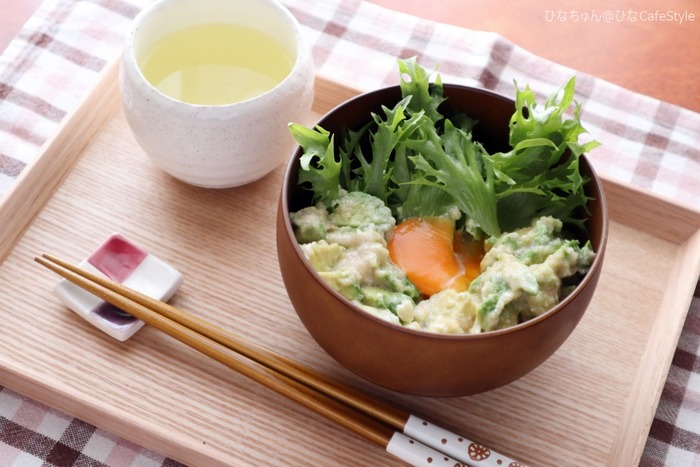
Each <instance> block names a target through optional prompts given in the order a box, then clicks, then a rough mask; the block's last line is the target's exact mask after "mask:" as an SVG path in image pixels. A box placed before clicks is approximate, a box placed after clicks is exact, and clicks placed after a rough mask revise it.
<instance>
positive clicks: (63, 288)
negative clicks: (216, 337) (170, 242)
mask: <svg viewBox="0 0 700 467" xmlns="http://www.w3.org/2000/svg"><path fill="white" fill-rule="evenodd" d="M79 266H80V267H81V268H83V269H85V270H87V271H90V272H92V273H95V274H98V275H101V276H104V277H107V278H109V279H112V280H114V281H116V282H119V283H121V284H123V285H125V286H127V287H129V288H131V289H134V290H136V291H137V292H141V293H143V294H145V295H148V296H149V297H151V298H155V299H157V300H168V299H169V298H170V297H171V296H172V295H173V294H174V293H175V291H176V290H177V288H178V287H179V286H180V285H181V284H182V282H183V277H182V274H181V273H180V272H179V271H178V270H177V269H175V268H173V267H172V266H171V265H169V264H167V263H166V262H164V261H163V260H161V259H159V258H157V257H156V256H154V255H152V254H150V253H148V252H147V251H145V250H143V249H141V248H139V247H137V246H136V245H134V244H133V243H131V242H130V241H128V240H127V239H126V238H125V237H123V236H122V235H120V234H118V233H114V234H112V235H110V236H109V237H108V238H107V239H106V240H105V241H104V242H103V243H102V245H100V246H99V247H98V248H97V249H96V250H95V251H94V252H93V253H92V254H91V255H90V256H89V257H88V258H87V259H86V260H84V261H82V262H81V263H80V264H79ZM54 290H55V292H56V294H58V296H59V297H60V298H61V300H62V301H63V302H64V303H65V304H66V305H67V306H68V307H69V308H70V309H71V310H73V311H74V312H75V313H76V314H78V315H79V316H81V317H82V318H84V319H85V320H86V321H88V322H89V323H90V324H92V325H93V326H95V327H96V328H98V329H100V330H101V331H103V332H105V333H106V334H109V335H110V336H112V337H113V338H115V339H117V340H119V341H125V340H127V339H128V338H130V337H131V336H133V335H134V334H135V333H136V332H137V331H138V330H139V329H141V328H142V327H143V324H144V323H143V321H140V320H137V319H136V318H134V317H133V316H131V315H129V314H127V313H125V312H123V311H121V310H119V309H118V308H116V307H114V306H112V305H110V304H109V303H107V302H105V301H103V300H101V299H100V298H98V297H96V296H94V295H92V294H91V293H90V292H87V291H86V290H84V289H82V288H80V287H78V286H77V285H75V284H73V283H71V282H69V281H67V280H65V279H64V280H63V281H61V282H60V283H59V284H58V285H57V286H56V288H55V289H54Z"/></svg>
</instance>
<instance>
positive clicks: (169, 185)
mask: <svg viewBox="0 0 700 467" xmlns="http://www.w3.org/2000/svg"><path fill="white" fill-rule="evenodd" d="M116 70H117V64H116V62H115V64H113V65H112V66H111V67H109V68H108V69H107V70H106V71H105V72H104V73H103V76H102V77H101V79H100V81H99V84H98V85H97V87H96V88H95V89H94V90H93V91H92V92H91V93H90V96H89V97H88V98H87V100H86V101H85V102H84V103H83V105H82V106H81V107H80V108H79V109H77V111H76V112H75V114H74V115H73V116H72V117H71V118H70V119H68V120H67V121H66V122H65V124H64V125H63V126H62V128H61V131H59V132H58V134H57V136H56V138H55V139H54V140H52V141H50V142H49V143H48V144H47V145H46V146H45V147H44V149H43V151H42V154H41V156H40V157H39V158H38V159H37V161H36V162H35V163H34V164H33V166H32V167H30V168H28V169H27V170H26V171H25V172H24V173H23V175H22V176H21V178H20V180H18V182H17V184H16V187H15V189H14V191H13V192H11V193H10V194H9V195H8V196H7V197H6V198H5V199H4V200H3V202H2V204H0V226H2V228H0V260H1V259H2V258H5V260H4V262H3V263H2V264H1V265H0V291H2V297H3V300H2V305H1V306H0V313H2V321H3V325H2V327H0V384H2V385H5V386H7V387H8V388H10V389H13V390H15V391H18V392H20V393H23V394H25V395H27V396H29V397H32V398H34V399H37V400H39V401H41V402H44V403H46V404H48V405H51V406H53V407H56V408H58V409H60V410H63V411H66V412H68V413H70V414H72V415H75V416H77V417H79V418H81V419H83V420H85V421H88V422H90V423H93V424H95V425H97V426H99V427H102V428H104V429H106V430H108V431H111V432H113V433H115V434H117V435H120V436H123V437H125V438H127V439H130V440H132V441H134V442H136V443H138V444H141V445H143V446H145V447H148V448H151V449H154V450H156V451H158V452H161V453H163V454H165V455H167V456H170V457H172V458H174V459H176V460H179V461H181V462H184V463H187V464H192V465H239V466H240V465H274V464H280V463H288V464H291V465H334V464H335V465H398V462H396V461H394V460H393V459H392V458H391V457H390V456H389V455H388V454H386V453H385V452H383V451H382V449H380V448H378V447H376V446H374V445H372V444H369V443H368V442H365V441H363V440H361V439H359V438H357V437H355V436H354V435H352V434H349V433H347V432H345V431H343V430H342V429H340V428H338V427H336V426H334V425H333V424H332V423H330V422H328V421H326V420H325V419H322V418H320V417H318V416H316V415H314V414H312V413H311V412H309V411H307V410H306V409H303V408H301V407H298V406H296V405H295V404H294V403H292V402H289V401H287V400H285V399H283V398H282V397H280V396H277V395H276V394H273V393H271V392H269V391H267V390H266V389H264V388H262V387H259V386H257V385H256V384H255V383H253V382H250V381H248V380H246V379H245V378H243V377H242V376H239V375H238V374H236V373H234V372H232V371H230V370H228V369H226V368H224V367H223V366H221V365H219V364H217V363H216V362H213V361H210V360H208V359H207V358H205V357H203V356H201V355H199V354H197V353H196V352H195V351H192V350H190V349H189V348H187V347H185V346H184V345H182V344H180V343H178V342H176V341H174V340H172V339H170V338H169V337H167V336H165V335H162V334H160V333H159V332H157V331H155V330H153V329H151V328H144V329H143V330H141V331H140V332H139V333H138V334H137V335H136V336H135V337H133V338H132V339H131V340H129V341H127V342H126V343H119V342H117V341H115V340H112V339H111V338H110V337H108V336H106V335H104V334H102V333H100V332H99V331H97V330H96V329H95V328H93V327H91V326H90V325H89V324H87V323H86V322H84V321H83V320H81V319H80V318H79V317H78V316H77V315H75V314H74V313H72V312H71V311H69V310H68V309H66V308H65V307H64V306H63V305H62V304H61V303H60V302H59V300H58V298H57V296H56V295H55V294H54V293H53V292H52V289H53V287H54V286H55V284H56V283H57V282H58V277H57V276H55V275H53V274H52V273H50V272H48V271H46V270H44V269H43V268H41V267H40V266H39V265H37V264H36V263H34V262H33V257H34V256H35V255H37V254H41V253H42V252H49V253H53V254H56V255H58V256H60V257H63V258H65V259H68V260H71V261H73V262H76V263H77V262H79V261H80V260H82V259H83V258H85V257H86V256H87V254H88V253H89V252H91V251H92V250H93V249H94V248H95V247H97V246H98V245H99V244H100V243H101V242H102V241H103V240H104V239H105V238H106V237H107V236H108V235H109V234H110V233H112V232H115V231H118V232H120V233H122V234H124V235H125V236H126V237H127V238H129V239H131V240H132V241H134V242H135V243H136V244H138V245H140V246H142V247H144V248H146V249H147V250H149V251H150V252H151V253H154V254H155V255H157V256H159V257H161V258H163V259H165V260H167V261H168V262H170V263H171V264H173V265H174V266H175V267H176V268H178V269H179V270H180V271H182V272H183V273H184V275H185V283H184V285H183V286H182V287H181V288H180V290H179V291H178V292H177V294H176V295H175V297H174V299H173V300H172V302H171V303H173V304H174V305H175V306H178V307H181V308H183V309H185V310H188V311H191V312H194V313H196V314H198V315H200V316H203V317H204V318H206V319H208V320H210V321H212V322H214V323H216V324H218V325H221V326H223V327H226V328H229V329H232V330H234V331H235V332H237V333H239V334H241V335H243V336H244V337H246V338H249V339H251V340H254V341H257V342H259V343H262V344H264V345H266V346H268V347H269V348H271V349H273V350H275V351H277V352H279V353H282V354H284V355H287V356H289V357H291V358H293V359H296V360H298V361H300V362H302V363H304V364H307V365H310V366H312V367H314V368H316V369H318V370H319V371H321V372H324V373H326V374H329V375H332V376H334V377H337V378H339V379H340V380H342V381H345V382H346V383H348V384H350V385H354V386H357V387H360V388H362V389H364V390H366V391H367V392H369V393H371V394H374V395H376V396H377V397H381V398H385V399H388V400H392V401H394V402H396V403H398V404H401V405H403V406H405V407H407V408H409V409H410V410H411V411H412V412H414V413H417V414H420V415H422V416H423V417H424V418H428V419H434V420H436V421H440V422H442V424H443V425H445V426H446V427H447V428H450V429H452V430H453V431H455V432H457V433H461V434H464V435H466V436H469V437H471V438H473V439H475V440H479V441H481V442H483V443H484V444H487V445H490V446H492V447H493V448H494V449H496V450H499V451H501V452H504V453H507V454H510V455H512V456H513V457H515V458H519V459H521V460H522V461H525V462H528V463H531V464H533V465H552V466H556V465H634V464H636V463H637V462H638V460H639V458H640V456H641V452H642V449H643V446H644V442H645V440H646V437H647V433H648V430H649V426H650V424H651V421H652V419H653V415H654V411H655V408H656V405H657V402H658V399H659V396H660V392H661V389H662V388H663V384H664V381H665V377H666V373H667V371H668V368H669V366H670V362H671V358H672V356H673V352H674V350H675V347H676V343H677V340H678V336H679V334H680V331H681V328H682V325H683V322H684V318H685V314H686V312H687V309H688V305H689V302H690V297H691V295H692V291H693V289H694V287H695V284H696V281H697V278H698V270H699V268H700V233H699V229H700V213H698V212H697V211H694V210H691V209H688V208H684V207H681V206H678V205H675V204H672V203H669V202H667V201H664V200H661V199H658V198H655V197H652V196H649V195H647V194H644V193H642V192H640V191H639V190H637V189H634V188H632V187H629V186H625V185H622V184H619V183H616V182H612V181H609V180H605V187H606V192H607V196H608V201H609V204H610V208H611V226H610V237H609V243H608V251H607V256H606V262H605V265H604V270H603V274H602V276H601V279H600V284H599V286H598V290H597V292H596V295H595V297H594V299H593V302H592V303H591V306H590V309H589V310H588V312H587V314H586V315H585V316H584V318H583V320H582V321H581V323H580V325H579V326H578V328H577V329H576V330H575V331H574V333H573V334H572V336H571V337H570V338H569V340H568V341H567V342H566V343H565V344H564V345H563V346H562V347H561V348H560V349H559V351H557V352H556V354H555V355H554V356H553V357H551V358H550V359H549V360H548V361H547V362H545V363H544V364H543V365H542V366H541V367H539V368H538V369H536V370H535V371H533V372H532V373H531V374H529V375H527V376H526V377H524V378H522V379H520V380H518V381H516V382H515V383H512V384H510V385H508V386H506V387H503V388H500V389H497V390H495V391H491V392H488V393H485V394H481V395H477V396H473V397H464V398H455V399H427V398H415V397H408V396H402V395H398V394H396V393H392V392H390V391H385V390H383V389H380V388H377V387H375V386H373V385H371V384H369V383H366V382H363V381H361V380H359V379H358V378H357V377H355V376H354V375H352V374H350V373H349V372H347V371H346V370H345V369H343V368H342V367H340V366H339V365H338V364H337V363H335V362H334V361H333V360H332V359H331V358H330V357H328V356H327V355H326V354H325V353H324V352H323V351H322V350H321V349H320V348H319V347H318V346H317V345H316V344H315V342H314V341H313V340H312V339H311V337H310V336H309V335H308V334H307V332H306V331H305V329H304V328H303V326H302V324H301V322H300V321H299V320H298V319H297V317H296V314H295V313H294V310H293V308H292V306H291V305H290V303H289V301H288V298H287V295H286V292H285V289H284V286H283V284H282V280H281V277H280V274H279V270H278V263H277V257H276V250H275V228H274V227H275V210H276V206H277V198H278V195H279V190H280V183H281V178H282V173H283V167H280V168H279V169H277V170H276V171H275V172H273V173H272V174H271V175H269V176H267V177H265V178H264V179H262V180H260V181H258V182H256V183H253V184H251V185H248V186H245V187H241V188H235V189H229V190H220V191H216V190H205V189H199V188H195V187H191V186H188V185H186V184H183V183H180V182H178V181H176V180H174V179H173V178H171V177H170V176H168V175H166V174H164V173H162V172H160V171H159V170H158V169H156V168H154V167H153V166H152V165H151V164H150V162H149V161H148V159H147V158H146V156H145V155H144V154H143V152H142V150H141V149H140V147H139V146H138V145H137V144H136V143H135V141H134V140H133V138H132V135H131V133H130V131H129V128H128V126H127V124H126V122H125V120H124V117H123V115H122V113H121V110H120V108H119V99H118V90H117V84H116V82H117V78H116V76H117V74H116ZM353 94H354V91H353V90H351V89H348V88H346V87H343V86H341V85H338V84H334V83H333V82H331V81H328V80H324V79H322V78H320V77H319V79H318V80H317V98H316V105H315V107H314V112H315V114H314V116H312V118H311V120H310V121H309V122H306V123H308V124H310V123H312V122H313V121H314V120H315V119H316V118H317V117H318V116H319V114H321V113H324V112H325V111H327V110H329V109H330V108H331V107H332V106H333V105H335V104H337V103H339V102H341V101H342V100H344V99H345V98H347V97H349V96H351V95H353ZM93 137H94V138H93ZM54 188H56V189H55V191H54ZM513 357H514V358H517V356H516V355H514V356H513ZM378 358H381V356H378Z"/></svg>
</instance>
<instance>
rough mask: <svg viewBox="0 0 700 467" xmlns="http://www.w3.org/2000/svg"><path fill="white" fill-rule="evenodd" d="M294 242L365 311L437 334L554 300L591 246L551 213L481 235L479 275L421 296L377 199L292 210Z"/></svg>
mask: <svg viewBox="0 0 700 467" xmlns="http://www.w3.org/2000/svg"><path fill="white" fill-rule="evenodd" d="M290 217H291V220H292V224H293V226H294V230H295V234H296V238H297V241H298V242H299V244H300V245H301V249H302V251H303V252H304V255H305V256H306V258H307V259H308V260H309V262H310V263H311V265H312V266H313V268H314V269H315V270H316V271H317V272H318V273H319V275H320V276H321V277H322V278H323V279H324V280H325V281H326V282H327V283H328V284H329V285H330V286H331V287H333V288H334V289H335V290H337V291H338V292H339V293H340V294H342V295H343V296H344V297H346V298H347V299H348V300H351V301H353V302H354V303H356V304H357V305H358V306H360V307H361V308H362V309H364V310H365V311H367V312H369V313H372V314H374V315H376V316H378V317H380V318H382V319H385V320H386V321H389V322H392V323H394V324H399V325H403V326H406V327H409V328H413V329H420V330H424V331H430V332H438V333H472V334H474V333H480V332H485V331H491V330H495V329H502V328H505V327H509V326H513V325H515V324H517V323H519V322H522V321H526V320H528V319H531V318H533V317H535V316H538V315H540V314H542V313H544V312H545V311H547V310H549V309H550V308H552V307H553V306H554V305H556V304H557V303H558V302H559V301H560V300H561V299H562V298H563V297H564V296H565V295H566V294H567V293H568V292H569V291H570V287H568V286H566V285H565V282H566V279H567V278H573V277H575V276H577V275H579V274H585V272H586V271H587V270H588V268H589V267H590V265H591V263H592V261H593V258H594V252H593V250H592V249H591V247H590V245H589V244H586V245H584V246H583V247H581V246H580V245H579V243H578V241H577V240H573V239H567V238H565V236H564V235H563V234H562V222H561V221H560V220H558V219H556V218H554V217H551V216H543V217H540V218H537V219H535V220H534V221H533V222H532V224H531V225H530V226H528V227H524V228H521V229H517V230H515V231H513V232H507V233H503V234H501V235H500V236H498V237H495V236H491V237H489V238H488V239H486V241H485V243H484V249H485V251H486V253H485V255H484V258H483V260H482V261H481V274H480V275H479V276H478V277H477V278H476V279H474V280H473V281H472V282H471V284H470V286H469V288H468V290H466V291H463V292H458V291H455V290H452V289H446V290H443V291H441V292H438V293H436V294H434V295H432V296H430V297H422V296H421V294H420V292H419V291H418V289H417V288H416V287H415V286H414V285H413V284H412V283H411V282H410V281H409V280H408V279H407V277H406V275H405V274H404V272H403V271H402V270H401V269H400V268H398V267H397V266H396V265H395V264H394V263H393V262H392V261H391V258H390V256H389V250H388V249H387V240H388V239H389V236H390V235H391V232H392V229H393V228H394V226H395V224H396V220H395V219H394V217H393V216H392V212H391V210H390V209H389V208H388V207H387V206H386V205H385V204H384V203H383V202H382V201H381V200H380V199H378V198H376V197H374V196H371V195H369V194H366V193H362V192H346V191H341V193H340V197H339V198H338V199H337V200H336V201H334V202H333V203H331V205H330V206H327V205H325V204H324V203H322V202H320V203H317V204H316V205H314V206H311V207H307V208H304V209H301V210H299V211H297V212H294V213H291V214H290Z"/></svg>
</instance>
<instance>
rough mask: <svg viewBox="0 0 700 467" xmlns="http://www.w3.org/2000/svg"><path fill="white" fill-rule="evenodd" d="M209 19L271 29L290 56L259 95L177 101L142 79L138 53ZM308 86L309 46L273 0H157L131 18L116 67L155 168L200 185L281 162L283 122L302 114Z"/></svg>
mask: <svg viewBox="0 0 700 467" xmlns="http://www.w3.org/2000/svg"><path fill="white" fill-rule="evenodd" d="M215 24H219V25H221V24H225V25H234V26H241V27H246V28H252V29H254V30H256V31H259V32H261V33H263V34H265V35H267V36H270V37H271V38H272V39H274V40H276V42H278V43H279V45H280V46H281V47H283V48H284V49H286V52H287V53H288V54H289V55H290V56H291V57H293V64H292V66H291V71H290V72H289V74H288V75H287V76H286V77H285V78H284V79H282V80H281V81H280V82H279V83H278V84H276V85H275V86H274V87H273V88H272V89H270V90H267V91H264V92H263V93H262V94H259V95H256V96H253V97H250V98H247V99H246V100H242V101H239V102H234V103H230V104H220V105H215V104H192V103H187V102H183V101H181V100H178V99H176V98H173V97H170V96H168V95H166V94H164V93H163V92H161V91H160V90H158V89H157V88H156V87H155V86H154V85H153V84H151V83H150V82H149V81H148V80H147V79H146V77H145V76H144V73H143V71H142V68H141V66H142V63H143V60H144V58H145V57H146V55H147V54H148V53H149V52H150V51H151V50H153V48H154V47H156V46H157V45H158V44H159V42H161V41H162V40H163V39H164V38H166V37H168V36H169V35H171V34H173V33H176V32H178V31H182V30H183V29H187V28H191V27H196V26H203V25H215ZM242 42H243V41H241V42H236V43H230V44H227V47H230V48H231V51H232V52H234V51H235V49H236V48H246V47H250V46H251V44H249V43H242ZM246 42H248V41H246ZM313 85H314V67H313V60H312V56H311V49H310V46H309V45H308V43H307V41H306V39H305V37H304V35H303V32H302V31H301V27H300V25H299V23H298V22H297V20H296V19H295V18H294V16H293V15H292V14H291V13H290V12H289V11H288V10H287V9H286V8H285V7H284V6H283V5H282V4H280V3H278V2H277V1H276V0H198V1H196V2H193V1H191V0H158V1H156V2H155V3H153V4H151V5H150V6H148V7H146V8H145V9H144V10H143V11H142V12H141V13H140V14H139V15H138V16H137V17H136V19H135V20H134V24H133V28H132V30H131V31H130V33H129V34H128V36H127V38H126V41H125V44H124V50H123V54H122V64H121V70H120V90H121V95H122V103H123V110H124V114H125V116H126V119H127V122H128V123H129V126H130V127H131V130H132V132H133V134H134V137H135V139H136V141H137V142H138V144H139V145H140V146H141V147H142V148H143V150H144V151H145V153H146V154H147V155H148V156H149V158H150V159H151V161H152V162H153V163H154V164H155V165H156V166H157V167H159V168H161V169H162V170H164V171H166V172H168V173H169V174H171V175H172V176H174V177H176V178H178V179H180V180H182V181H184V182H187V183H190V184H192V185H197V186H202V187H207V188H227V187H233V186H238V185H243V184H246V183H249V182H252V181H254V180H257V179H259V178H261V177H263V176H264V175H266V174H267V173H269V172H270V171H272V170H273V169H274V168H276V167H277V166H278V165H280V163H281V162H283V161H285V160H286V159H287V158H288V157H289V155H290V154H291V152H292V150H293V148H294V147H295V143H294V140H293V138H292V137H291V135H290V134H289V131H288V124H289V123H290V122H303V121H305V120H306V119H307V118H308V114H309V112H310V109H311V104H312V101H313Z"/></svg>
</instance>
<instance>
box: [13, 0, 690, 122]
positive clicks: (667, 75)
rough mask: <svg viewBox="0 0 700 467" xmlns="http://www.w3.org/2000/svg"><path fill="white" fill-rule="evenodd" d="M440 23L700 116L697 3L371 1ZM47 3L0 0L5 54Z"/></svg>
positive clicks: (680, 0) (651, 0)
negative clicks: (500, 40)
mask: <svg viewBox="0 0 700 467" xmlns="http://www.w3.org/2000/svg"><path fill="white" fill-rule="evenodd" d="M371 1H372V2H373V3H376V4H378V5H381V6H384V7H387V8H391V9H394V10H396V11H401V12H404V13H409V14H412V15H415V16H421V17H424V18H428V19H431V20H434V21H440V22H443V23H449V24H453V25H456V26H461V27H465V28H471V29H479V30H488V31H494V32H497V33H499V34H501V35H503V36H504V37H506V38H507V39H509V40H511V41H513V42H514V43H516V44H517V45H519V46H521V47H523V48H525V49H527V50H529V51H530V52H533V53H535V54H537V55H539V56H541V57H545V58H548V59H550V60H553V61H555V62H558V63H561V64H563V65H566V66H569V67H572V68H575V69H576V70H579V71H582V72H585V73H589V74H592V75H594V76H597V77H599V78H603V79H606V80H608V81H611V82H613V83H615V84H619V85H621V86H623V87H626V88H628V89H631V90H633V91H637V92H640V93H643V94H647V95H649V96H651V97H655V98H657V99H661V100H664V101H668V102H671V103H674V104H678V105H681V106H683V107H686V108H688V109H691V110H694V111H700V80H698V79H697V76H700V60H698V57H700V7H699V6H698V3H697V1H696V0H670V1H668V2H664V3H663V4H661V3H659V2H658V1H654V0H637V1H635V2H630V1H628V0H612V1H610V0H590V1H588V2H585V4H580V3H574V2H570V1H565V0H559V1H557V0H469V1H465V0H440V1H438V2H426V1H425V0H371ZM40 4H41V0H22V1H21V2H16V1H13V0H0V11H2V14H0V49H2V50H4V48H5V47H6V46H7V44H8V43H9V41H10V40H11V39H12V38H13V37H14V36H15V35H16V34H17V32H18V31H19V29H20V28H21V27H22V25H23V24H24V22H25V21H26V20H27V19H28V18H29V17H30V16H31V14H32V13H33V12H34V11H35V9H36V8H37V7H38V6H39V5H40Z"/></svg>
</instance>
